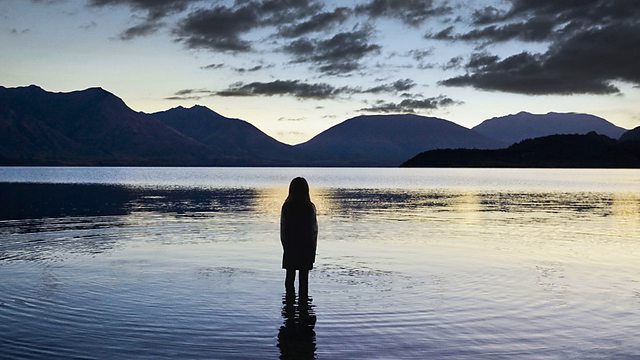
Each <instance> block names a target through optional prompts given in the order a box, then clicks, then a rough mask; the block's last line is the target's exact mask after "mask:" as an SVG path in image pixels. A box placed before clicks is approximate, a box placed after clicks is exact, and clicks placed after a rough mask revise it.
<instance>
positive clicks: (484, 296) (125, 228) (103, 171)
mask: <svg viewBox="0 0 640 360" xmlns="http://www.w3.org/2000/svg"><path fill="white" fill-rule="evenodd" d="M298 175H302V176H305V177H306V178H307V179H308V180H309V183H310V185H311V187H312V197H313V200H314V202H315V203H316V205H317V207H318V211H319V218H318V220H319V228H320V236H319V245H318V256H317V263H316V268H315V269H314V270H313V271H312V272H311V279H310V283H311V285H310V286H311V290H310V293H311V294H310V295H311V298H312V299H311V301H310V302H309V303H308V304H307V305H305V304H304V303H298V302H294V303H291V302H288V301H285V299H283V290H284V289H283V285H282V281H283V276H284V273H283V270H281V269H280V261H281V248H280V244H279V240H278V225H279V219H278V215H279V208H280V205H281V203H282V201H283V199H284V197H285V196H286V186H287V185H288V181H289V180H290V179H291V178H293V177H294V176H298ZM639 190H640V171H637V170H562V169H560V170H549V169H548V170H535V169H527V170H520V169H292V168H285V169H245V168H237V169H206V168H201V169H198V168H190V169H179V168H169V169H167V168H159V169H155V168H0V199H2V203H3V206H2V209H0V219H1V220H0V239H1V240H0V279H2V281H1V282H0V349H2V355H1V356H0V357H2V358H214V359H218V358H221V359H234V358H237V359H245V358H255V359H265V358H279V357H280V358H314V357H316V358H321V359H322V358H325V359H396V358H403V359H423V358H451V359H461V358H462V359H465V358H467V359H476V358H492V359H495V358H498V359H499V358H504V359H512V358H535V359H545V358H549V359H556V358H580V359H584V358H623V359H624V358H637V357H640V343H639V342H638V341H637V334H640V262H639V261H638V259H640V192H639Z"/></svg>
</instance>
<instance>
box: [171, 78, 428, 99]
mask: <svg viewBox="0 0 640 360" xmlns="http://www.w3.org/2000/svg"><path fill="white" fill-rule="evenodd" d="M415 86H416V83H415V82H413V81H412V80H411V79H400V80H397V81H395V82H392V83H388V84H381V85H378V86H375V87H370V88H361V87H358V86H334V85H331V84H327V83H307V82H303V81H300V80H275V81H271V82H252V83H247V84H245V83H242V82H237V83H234V84H231V85H230V86H229V87H228V88H227V89H225V90H222V91H217V92H212V94H214V95H217V96H225V97H226V96H292V97H295V98H298V99H300V100H305V99H334V98H338V97H343V96H351V95H357V94H380V93H391V94H397V93H399V92H402V91H407V90H410V89H412V88H413V87H415ZM188 90H190V89H188ZM183 92H184V90H183ZM174 95H191V92H189V93H180V94H179V93H176V94H174Z"/></svg>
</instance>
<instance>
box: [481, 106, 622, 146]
mask: <svg viewBox="0 0 640 360" xmlns="http://www.w3.org/2000/svg"><path fill="white" fill-rule="evenodd" d="M472 129H473V130H475V131H477V132H479V133H480V134H483V135H485V136H487V137H490V138H493V139H496V140H499V141H502V142H505V143H507V144H513V143H516V142H519V141H522V140H525V139H531V138H537V137H542V136H547V135H558V134H586V133H588V132H591V131H595V132H597V133H598V134H602V135H606V136H608V137H610V138H613V139H617V138H619V137H620V135H622V134H623V133H624V132H625V131H626V130H625V129H623V128H621V127H619V126H616V125H614V124H612V123H610V122H608V121H607V120H605V119H603V118H600V117H597V116H594V115H589V114H578V113H556V112H550V113H547V114H531V113H528V112H525V111H522V112H519V113H517V114H515V115H506V116H501V117H494V118H491V119H488V120H485V121H483V122H482V123H481V124H479V125H477V126H475V127H473V128H472Z"/></svg>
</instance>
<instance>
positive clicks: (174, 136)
mask: <svg viewBox="0 0 640 360" xmlns="http://www.w3.org/2000/svg"><path fill="white" fill-rule="evenodd" d="M291 152H292V147H291V146H289V145H285V144H282V143H280V142H278V141H276V140H274V139H273V138H271V137H269V136H267V135H266V134H264V133H263V132H261V131H260V130H258V129H257V128H255V127H254V126H253V125H251V124H249V123H247V122H245V121H242V120H236V119H227V118H225V117H223V116H221V115H219V114H216V113H215V112H213V111H211V110H209V109H207V108H205V107H201V106H196V107H193V108H191V109H185V108H175V109H171V110H168V111H164V112H160V113H155V114H145V113H141V112H135V111H133V110H132V109H130V108H129V107H127V105H126V104H125V103H124V102H123V101H122V100H121V99H120V98H118V97H116V96H115V95H113V94H111V93H109V92H108V91H105V90H103V89H101V88H90V89H86V90H82V91H73V92H69V93H52V92H47V91H45V90H43V89H41V88H39V87H37V86H34V85H32V86H28V87H19V88H5V87H0V164H4V165H121V166H126V165H136V166H146V165H158V166H217V165H220V166H222V165H272V164H278V165H286V164H288V163H289V162H291V161H292V160H291V159H295V156H293V155H291Z"/></svg>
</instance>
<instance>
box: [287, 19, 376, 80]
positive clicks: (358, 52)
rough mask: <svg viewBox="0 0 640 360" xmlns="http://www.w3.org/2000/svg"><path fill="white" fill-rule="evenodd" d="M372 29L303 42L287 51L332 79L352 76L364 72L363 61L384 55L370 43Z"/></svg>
mask: <svg viewBox="0 0 640 360" xmlns="http://www.w3.org/2000/svg"><path fill="white" fill-rule="evenodd" d="M371 31H372V30H371V29H370V28H365V29H359V30H354V31H350V32H340V33H337V34H335V35H334V36H332V37H331V38H329V39H325V40H318V39H308V38H301V39H298V40H295V41H292V42H291V43H290V44H289V45H287V46H285V47H284V51H285V52H286V53H289V54H291V55H293V56H294V62H298V63H302V62H308V63H311V64H313V65H315V66H316V67H317V69H318V70H319V71H320V72H322V73H325V74H328V75H338V74H348V73H350V72H353V71H355V70H357V69H359V68H360V60H361V59H363V58H364V57H365V56H367V55H369V54H372V53H373V54H375V53H379V52H380V48H381V47H380V46H379V45H377V44H372V43H370V38H371Z"/></svg>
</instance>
